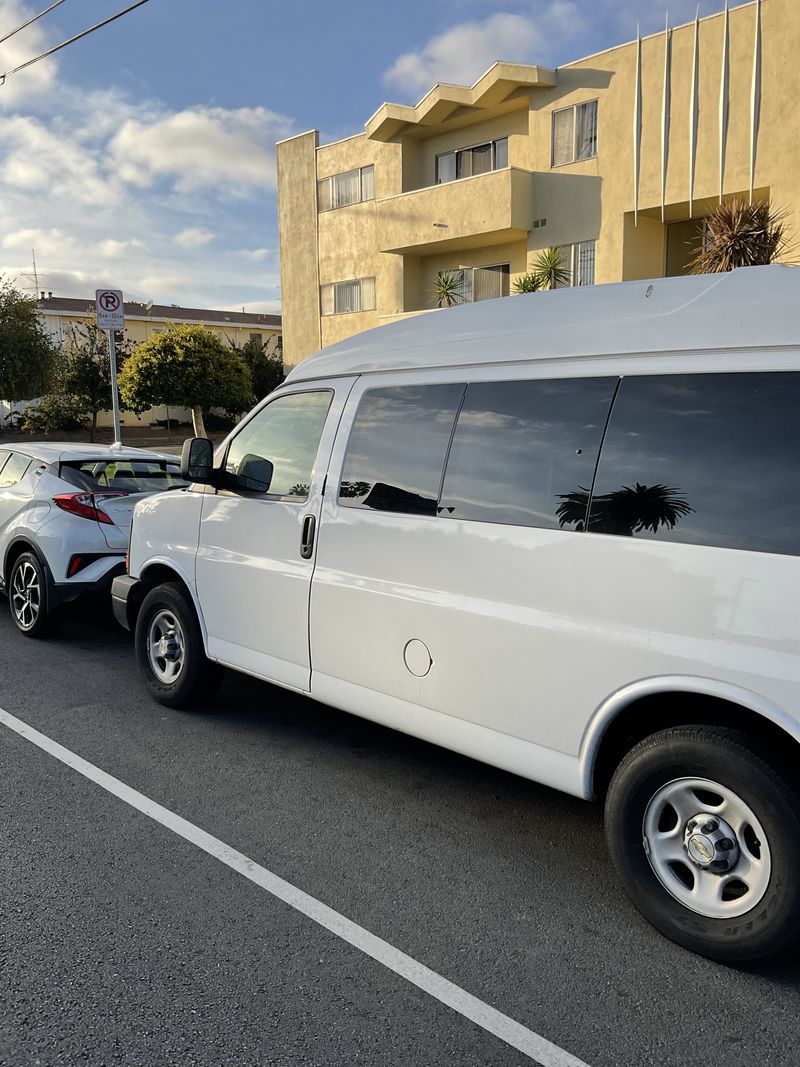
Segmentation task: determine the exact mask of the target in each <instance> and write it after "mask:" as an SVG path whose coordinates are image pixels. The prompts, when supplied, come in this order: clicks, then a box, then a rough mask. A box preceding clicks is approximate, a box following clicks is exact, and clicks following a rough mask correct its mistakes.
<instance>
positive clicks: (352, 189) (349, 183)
mask: <svg viewBox="0 0 800 1067" xmlns="http://www.w3.org/2000/svg"><path fill="white" fill-rule="evenodd" d="M317 199H318V203H319V210H320V211H331V210H333V209H334V208H337V207H349V206H350V204H360V203H361V202H362V201H363V200H374V199H375V167H374V166H373V165H370V166H369V167H359V168H357V169H356V170H348V171H345V173H344V174H333V175H332V176H331V177H330V178H323V179H322V180H321V181H318V182H317Z"/></svg>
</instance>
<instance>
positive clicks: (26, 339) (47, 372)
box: [0, 279, 56, 400]
mask: <svg viewBox="0 0 800 1067" xmlns="http://www.w3.org/2000/svg"><path fill="white" fill-rule="evenodd" d="M55 356H56V349H55V346H54V344H53V342H52V341H51V339H50V338H49V337H48V335H47V333H46V332H45V330H44V327H43V326H42V324H41V322H40V321H39V316H38V315H37V313H36V300H35V299H33V298H32V297H29V296H25V294H24V293H21V292H20V291H19V290H18V289H16V288H15V287H14V286H13V285H12V284H11V282H9V281H8V280H7V279H3V280H2V281H0V397H1V398H2V399H3V400H30V399H31V398H32V397H34V396H41V395H42V393H44V392H46V391H47V387H48V385H49V383H50V377H51V374H52V371H53V363H54V360H55Z"/></svg>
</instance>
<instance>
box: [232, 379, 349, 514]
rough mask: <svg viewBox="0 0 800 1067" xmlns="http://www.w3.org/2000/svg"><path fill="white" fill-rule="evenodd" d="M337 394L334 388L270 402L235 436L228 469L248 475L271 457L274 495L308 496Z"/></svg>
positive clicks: (298, 497) (270, 491)
mask: <svg viewBox="0 0 800 1067" xmlns="http://www.w3.org/2000/svg"><path fill="white" fill-rule="evenodd" d="M332 397H333V394H332V393H331V392H330V391H329V390H325V391H324V392H319V393H294V394H292V395H291V396H281V397H278V398H277V399H275V400H273V401H272V402H271V403H270V404H267V406H266V407H265V408H262V409H261V411H259V413H258V414H257V415H254V416H253V418H252V419H250V421H249V422H248V423H247V424H246V425H245V426H244V427H242V429H241V430H240V432H239V433H238V434H237V435H236V437H234V439H233V440H232V441H231V443H230V446H229V448H228V455H227V457H226V460H225V469H226V470H227V471H228V473H229V474H239V475H242V476H246V475H249V472H250V471H251V470H256V471H257V470H258V464H259V460H263V459H268V460H269V461H270V462H271V463H272V465H273V468H274V469H273V473H272V481H271V482H270V486H269V495H270V496H280V497H288V498H290V499H294V500H305V499H306V498H307V497H308V493H309V488H310V485H311V474H312V472H313V470H314V460H315V459H316V458H317V449H318V448H319V441H320V438H321V437H322V430H323V428H324V426H325V419H326V417H327V414H328V408H329V407H330V406H331V399H332Z"/></svg>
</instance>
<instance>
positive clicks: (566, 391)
mask: <svg viewBox="0 0 800 1067" xmlns="http://www.w3.org/2000/svg"><path fill="white" fill-rule="evenodd" d="M617 382H618V379H617V378H573V379H559V380H556V381H549V380H541V381H521V382H520V381H516V382H485V383H476V384H473V385H470V386H468V387H467V394H466V397H465V398H464V404H463V407H462V408H461V412H460V414H459V416H458V425H457V427H456V432H455V436H454V437H453V445H452V448H451V450H450V458H449V459H448V461H447V473H446V475H445V479H444V488H443V491H442V499H441V506H440V508H439V514H440V515H441V516H442V517H446V518H453V519H474V520H477V521H479V522H502V523H506V524H508V525H512V526H538V527H542V528H544V529H549V530H557V529H571V530H583V529H584V525H585V521H586V509H587V506H588V503H589V491H590V489H591V486H592V478H593V477H594V469H595V464H596V462H597V453H598V450H599V448H600V441H601V438H602V435H603V428H604V427H605V424H606V419H607V418H608V412H609V408H610V405H611V399H612V397H613V395H614V390H615V388H616V386H617Z"/></svg>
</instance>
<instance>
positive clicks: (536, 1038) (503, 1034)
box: [0, 708, 588, 1067]
mask: <svg viewBox="0 0 800 1067" xmlns="http://www.w3.org/2000/svg"><path fill="white" fill-rule="evenodd" d="M0 725H2V726H5V727H6V728H7V729H9V730H11V731H13V732H14V733H15V734H17V735H19V736H20V737H22V738H24V739H25V740H26V741H29V742H30V743H31V744H33V745H36V746H37V748H40V749H42V750H43V751H44V752H47V753H48V754H49V755H51V756H53V757H54V758H55V759H57V760H59V761H60V762H61V763H63V764H65V765H66V766H67V767H71V768H72V770H74V771H77V772H78V774H81V775H83V777H84V778H87V779H88V780H89V781H91V782H94V784H95V785H98V786H100V788H101V789H104V790H105V791H106V792H107V793H110V794H111V795H112V796H115V797H117V799H118V800H121V801H123V803H125V804H128V805H129V806H130V807H132V808H134V809H135V810H136V811H139V812H141V813H142V814H143V815H146V816H147V817H148V818H149V819H152V820H153V821H154V822H157V823H160V824H161V825H162V826H164V827H166V828H167V829H168V830H171V831H172V832H173V833H175V834H177V835H178V836H179V837H182V838H183V839H184V840H185V841H189V842H190V843H191V844H193V845H195V846H196V847H197V848H199V849H201V850H202V851H203V852H206V853H207V854H208V855H209V856H213V857H214V859H216V860H219V862H220V863H224V864H225V866H227V867H229V868H230V869H231V870H233V871H235V872H236V873H237V874H240V875H242V876H243V877H244V878H247V879H248V880H249V881H250V882H253V883H254V884H255V885H257V886H259V887H260V888H261V889H265V890H266V891H267V892H268V893H270V894H271V895H272V896H273V897H276V898H277V899H278V900H281V901H283V902H284V904H288V905H289V907H291V908H294V909H295V910H296V911H298V912H300V913H301V914H303V915H305V916H306V917H307V918H309V919H311V920H312V921H313V922H315V923H317V924H318V925H319V926H322V927H323V928H324V929H326V930H328V931H330V932H331V933H332V934H335V935H336V937H338V938H340V939H341V940H342V941H345V942H347V944H349V945H351V946H352V947H353V948H356V949H358V950H359V951H360V952H362V953H364V955H366V956H369V957H370V958H371V959H373V960H375V961H376V962H377V963H380V964H382V965H383V966H384V967H386V968H387V969H388V970H390V971H392V972H393V973H394V974H397V975H399V976H400V977H401V978H404V979H405V980H406V981H407V982H410V983H411V984H412V985H414V986H416V987H417V988H418V989H421V990H422V991H423V992H424V993H427V994H428V995H429V996H431V997H433V998H434V999H435V1000H438V1001H439V1002H440V1003H442V1004H445V1005H446V1006H447V1007H449V1008H451V1009H452V1010H453V1011H455V1012H457V1013H458V1014H459V1015H462V1016H463V1017H464V1018H466V1019H469V1020H470V1021H471V1022H473V1023H475V1024H476V1025H477V1026H480V1027H481V1028H482V1029H483V1030H485V1031H487V1032H488V1033H490V1034H493V1035H494V1036H495V1037H497V1038H499V1039H500V1040H501V1041H503V1042H505V1044H507V1045H509V1046H511V1047H512V1048H515V1049H517V1050H518V1051H519V1052H521V1053H523V1054H524V1055H525V1056H527V1057H528V1058H529V1059H531V1060H533V1061H535V1062H536V1063H538V1064H540V1065H541V1067H588V1065H587V1064H586V1063H584V1061H583V1060H579V1059H578V1058H577V1057H575V1056H573V1055H571V1053H569V1052H566V1051H565V1050H564V1049H562V1048H559V1046H558V1045H554V1044H553V1043H552V1042H550V1041H548V1040H547V1039H546V1038H544V1037H542V1036H541V1035H540V1034H537V1033H535V1032H534V1031H533V1030H529V1029H528V1028H527V1027H525V1026H523V1025H522V1024H521V1023H518V1022H516V1020H514V1019H512V1018H510V1017H509V1016H507V1015H504V1014H503V1013H502V1012H500V1011H497V1009H496V1008H493V1007H492V1006H491V1005H489V1004H486V1003H485V1002H484V1001H482V1000H479V999H478V998H477V997H475V996H473V995H472V994H471V993H468V992H467V991H466V990H464V989H462V988H461V987H460V986H457V985H455V984H454V983H453V982H450V981H448V979H447V978H444V977H443V976H442V975H440V974H437V972H436V971H432V970H431V969H430V968H428V967H426V966H425V965H424V964H422V963H420V962H419V961H418V960H415V959H414V958H413V957H412V956H408V955H407V954H406V953H405V952H402V951H401V950H400V949H398V948H395V947H394V945H391V944H389V942H387V941H384V940H383V939H382V938H380V937H377V936H376V935H375V934H372V933H370V932H369V930H366V929H364V927H363V926H359V925H358V924H357V923H354V922H352V921H351V920H350V919H348V918H347V917H346V916H344V915H341V914H340V913H339V912H337V911H335V910H334V909H333V908H330V907H328V905H327V904H323V903H322V901H320V900H317V899H316V898H315V897H312V896H310V895H309V894H308V893H304V892H303V890H302V889H298V888H297V886H295V885H292V883H291V882H287V881H286V880H285V879H283V878H281V877H280V876H279V875H277V874H273V873H272V871H269V870H267V869H266V867H262V866H261V865H260V864H258V863H256V862H255V861H254V860H251V859H249V858H248V857H247V856H245V855H243V854H242V853H241V852H237V851H236V849H234V848H231V847H230V846H229V845H226V844H225V842H224V841H220V840H219V838H216V837H214V836H213V835H212V834H209V833H207V832H206V831H205V830H203V829H201V828H200V827H199V826H196V825H195V824H194V823H191V822H189V821H188V820H186V819H184V818H182V817H181V816H180V815H177V814H175V812H173V811H170V810H169V809H168V808H165V807H163V806H162V805H161V804H158V803H157V802H156V801H154V800H151V799H150V798H149V797H146V796H145V795H144V794H143V793H140V792H138V790H136V789H133V788H132V787H131V786H129V785H126V784H125V783H124V782H122V781H120V780H119V779H118V778H115V777H113V775H110V774H108V773H107V772H106V771H104V770H102V769H101V768H99V767H96V766H95V765H94V764H93V763H89V762H88V760H85V759H83V757H82V756H79V755H77V754H76V753H75V752H72V751H70V749H68V748H65V747H64V746H63V745H61V744H59V743H58V742H57V741H54V740H53V739H52V738H50V737H47V736H46V735H45V734H42V733H40V732H39V731H38V730H35V729H34V728H33V727H32V726H29V725H28V724H27V723H25V722H23V721H22V720H21V719H18V718H17V717H16V716H14V715H11V714H10V713H9V712H7V711H4V710H3V709H2V708H0Z"/></svg>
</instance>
